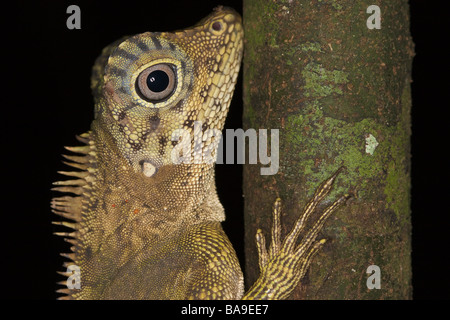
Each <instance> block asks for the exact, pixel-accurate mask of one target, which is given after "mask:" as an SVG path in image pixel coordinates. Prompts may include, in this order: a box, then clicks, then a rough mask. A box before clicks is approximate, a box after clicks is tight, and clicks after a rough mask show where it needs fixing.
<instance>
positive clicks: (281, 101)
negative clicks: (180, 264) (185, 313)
mask: <svg viewBox="0 0 450 320" xmlns="http://www.w3.org/2000/svg"><path fill="white" fill-rule="evenodd" d="M370 5H378V6H379V8H380V9H381V29H368V27H367V25H366V21H367V19H368V18H369V17H370V16H371V13H367V12H366V10H367V8H368V7H369V6H370ZM244 26H245V32H246V34H245V36H246V44H245V56H244V126H245V128H254V129H259V128H264V129H280V143H279V155H280V167H279V171H278V173H277V174H275V175H268V176H262V175H260V167H261V166H260V165H245V166H244V196H245V224H246V228H245V230H246V232H247V233H246V249H245V250H246V257H248V258H246V259H247V260H246V273H247V275H246V280H247V281H248V283H247V285H249V284H251V283H253V282H254V281H255V280H256V278H257V277H258V274H259V270H258V262H257V259H256V258H255V257H257V252H256V246H255V240H254V237H255V233H256V229H257V228H258V227H259V228H262V229H263V231H264V232H265V234H266V237H267V238H268V240H269V238H270V227H271V223H272V217H271V209H269V208H271V207H272V205H273V202H274V201H275V198H276V197H280V198H281V199H282V201H283V210H284V211H283V215H282V225H283V232H284V234H286V233H287V232H288V231H289V230H290V229H291V227H292V225H293V223H294V221H295V220H296V219H297V217H298V216H299V214H300V212H301V211H302V209H303V206H304V204H305V203H306V201H307V200H308V199H309V198H310V197H311V196H312V195H313V192H314V190H315V188H316V187H317V186H318V185H319V184H320V183H321V182H322V181H323V180H325V179H326V178H327V177H329V176H330V175H331V174H332V173H333V172H334V171H335V170H336V169H337V168H339V167H340V166H342V165H344V166H345V167H346V170H345V171H344V172H342V173H341V175H340V176H339V178H338V179H337V181H336V183H335V187H334V189H333V191H332V193H331V194H330V196H329V197H328V198H327V200H326V202H325V203H324V205H326V204H327V203H330V202H331V201H333V200H335V199H336V198H337V197H338V196H339V195H341V194H344V193H349V192H350V193H351V194H353V196H354V197H353V199H352V200H351V201H349V202H348V204H347V206H346V207H344V208H342V209H340V210H339V211H338V212H337V213H336V214H334V215H333V216H332V217H331V218H330V220H329V221H328V222H327V223H326V226H325V228H324V230H323V231H322V234H321V236H322V237H324V238H327V239H328V240H329V241H328V243H327V244H326V245H325V247H324V249H323V250H322V251H321V252H320V253H319V254H318V255H317V256H316V257H315V258H314V261H313V262H312V264H311V267H310V270H309V271H308V273H307V274H306V277H305V278H304V279H303V281H302V283H301V285H299V286H298V287H297V289H296V291H295V292H294V294H293V296H292V298H293V299H409V298H411V296H412V288H411V276H412V275H411V261H410V260H411V257H410V254H411V224H410V205H409V204H410V199H409V195H410V108H411V98H410V82H411V62H412V57H413V55H414V49H413V43H412V40H411V36H410V32H409V7H408V2H407V1H406V0H389V1H372V0H371V1H356V2H355V1H350V0H340V1H334V0H313V1H310V0H307V1H293V0H285V1H282V0H244ZM269 137H270V131H269ZM269 145H270V144H269ZM314 217H317V215H315V216H314ZM370 265H377V266H378V267H380V270H381V289H368V287H367V285H366V281H367V278H368V277H369V274H367V273H366V270H367V268H368V267H369V266H370Z"/></svg>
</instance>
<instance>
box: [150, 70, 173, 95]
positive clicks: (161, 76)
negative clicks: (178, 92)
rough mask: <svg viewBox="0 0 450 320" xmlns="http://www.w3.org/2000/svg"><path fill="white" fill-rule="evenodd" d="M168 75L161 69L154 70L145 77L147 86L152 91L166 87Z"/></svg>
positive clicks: (162, 89)
mask: <svg viewBox="0 0 450 320" xmlns="http://www.w3.org/2000/svg"><path fill="white" fill-rule="evenodd" d="M168 85H169V76H168V75H167V73H165V72H164V71H161V70H155V71H153V72H152V73H150V74H149V75H148V77H147V86H148V88H149V89H150V90H151V91H153V92H161V91H164V90H166V89H167V86H168Z"/></svg>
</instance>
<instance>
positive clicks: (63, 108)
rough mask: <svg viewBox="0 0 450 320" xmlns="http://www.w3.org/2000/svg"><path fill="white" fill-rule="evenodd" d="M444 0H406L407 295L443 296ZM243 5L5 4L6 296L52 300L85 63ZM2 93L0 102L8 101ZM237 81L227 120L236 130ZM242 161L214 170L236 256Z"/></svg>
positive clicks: (83, 109) (83, 122)
mask: <svg viewBox="0 0 450 320" xmlns="http://www.w3.org/2000/svg"><path fill="white" fill-rule="evenodd" d="M441 3H445V1H442V2H439V1H417V0H416V1H411V32H412V35H413V39H414V42H415V45H416V57H415V59H414V65H413V80H414V82H413V84H412V88H413V109H412V110H413V136H412V146H413V147H412V153H413V155H412V156H413V157H412V164H413V167H412V181H413V189H412V214H413V215H412V217H413V285H414V298H415V299H443V298H446V299H448V298H449V297H450V295H449V292H450V289H449V288H450V281H449V278H450V277H449V276H448V275H447V273H448V271H447V269H446V267H447V266H448V265H449V258H448V256H449V249H448V247H449V244H450V241H449V240H448V235H449V234H450V232H449V231H450V230H449V226H450V224H449V215H450V210H449V207H448V205H449V204H448V203H449V198H450V194H449V193H448V191H449V188H448V181H449V179H450V176H449V173H448V164H449V158H448V152H447V149H448V148H449V142H450V139H449V138H450V135H449V133H448V129H449V125H448V123H449V107H450V104H449V91H450V81H449V74H450V73H449V71H450V70H449V63H448V57H449V48H448V47H449V46H448V32H449V27H448V21H447V15H448V13H447V12H446V11H445V10H443V8H442V7H441V6H440V4H441ZM70 4H77V5H79V6H80V8H81V17H82V22H81V27H82V29H81V30H68V29H67V28H66V19H67V17H68V15H67V14H66V8H67V7H68V6H69V5H70ZM219 4H223V5H227V6H231V7H233V8H235V9H236V10H237V11H239V12H241V13H242V10H241V6H242V3H241V1H231V0H230V1H225V0H220V1H218V0H204V1H156V0H153V1H124V2H117V3H112V2H108V1H73V2H69V1H33V2H32V1H16V2H15V4H14V7H13V8H9V9H8V10H3V12H2V13H3V20H2V22H3V23H5V22H6V23H5V25H4V26H3V28H2V30H3V33H2V53H3V54H6V57H5V58H3V59H2V60H3V61H2V78H3V85H2V88H3V90H2V98H3V102H2V106H1V108H0V110H1V113H0V121H1V122H2V129H3V130H2V139H1V141H2V144H1V159H2V167H1V169H2V179H1V182H0V183H1V184H2V185H3V188H2V193H1V195H2V196H1V199H2V200H1V201H2V205H1V206H0V210H1V211H0V212H1V219H0V226H1V227H0V228H1V229H0V230H1V232H0V233H1V242H0V248H1V249H0V253H1V254H0V259H1V268H2V271H1V275H2V287H1V288H2V290H0V294H1V296H2V297H4V298H12V299H22V298H28V299H55V298H56V296H57V295H56V293H55V292H54V291H55V288H56V285H55V281H56V280H57V279H59V280H61V278H60V277H59V276H57V274H56V273H55V270H57V269H58V270H62V268H61V265H62V261H63V259H62V258H61V257H59V252H61V251H67V249H68V246H66V245H65V243H64V242H63V241H62V239H59V238H57V237H55V236H53V235H52V232H54V231H55V230H56V229H57V228H55V227H54V226H53V225H52V224H51V221H52V220H53V218H54V217H53V215H52V214H50V209H49V202H50V199H51V197H52V192H50V188H51V183H52V181H56V180H58V179H59V177H58V175H57V174H56V171H57V170H64V169H65V167H64V165H63V164H62V163H61V153H63V146H64V145H77V143H76V140H75V138H74V135H75V134H79V133H82V132H85V131H87V130H88V129H89V125H90V122H91V121H92V117H93V101H92V97H91V92H90V88H89V85H90V84H89V81H90V74H91V67H92V65H93V62H94V60H95V58H96V57H97V55H98V54H99V53H100V52H101V49H102V48H103V47H104V46H106V45H108V44H109V43H111V42H112V41H114V40H116V39H118V38H120V37H122V36H123V35H132V34H136V33H141V32H144V31H168V30H174V29H182V28H185V27H187V26H191V25H193V24H194V23H196V22H197V21H198V20H200V19H201V18H203V17H204V16H206V15H207V14H209V13H210V12H211V10H212V9H213V8H214V7H215V6H217V5H219ZM5 97H6V101H5ZM241 100H242V92H241V89H240V83H239V84H238V85H237V89H236V92H235V96H234V98H233V103H232V107H231V111H230V114H229V118H228V120H227V123H226V127H228V128H240V127H241V120H240V118H241V114H242V103H241ZM241 169H242V168H241V167H240V166H237V165H218V166H217V171H218V173H217V180H218V182H217V185H218V188H219V190H218V191H219V196H220V198H221V200H222V202H223V203H224V206H225V209H226V212H227V221H226V222H225V225H224V227H225V229H226V232H227V233H228V234H229V235H230V239H231V241H232V243H233V244H234V246H235V247H236V248H237V251H238V254H239V255H240V256H241V257H242V238H243V219H242V209H241V207H242V203H243V202H242V197H241V194H242V189H241V178H242V177H241Z"/></svg>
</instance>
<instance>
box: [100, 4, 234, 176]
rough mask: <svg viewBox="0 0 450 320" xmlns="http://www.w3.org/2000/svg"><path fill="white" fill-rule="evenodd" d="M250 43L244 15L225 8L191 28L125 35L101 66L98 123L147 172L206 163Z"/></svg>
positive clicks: (137, 167)
mask: <svg viewBox="0 0 450 320" xmlns="http://www.w3.org/2000/svg"><path fill="white" fill-rule="evenodd" d="M242 48H243V27H242V23H241V18H240V16H239V15H238V14H237V13H236V12H235V11H234V10H232V9H229V8H224V7H218V8H216V9H215V11H214V12H213V13H212V14H210V15H209V16H208V17H206V18H205V19H203V20H202V21H200V22H199V23H198V24H197V25H195V26H193V27H192V28H189V29H186V30H182V31H176V32H164V33H152V32H146V33H142V34H138V35H135V36H132V37H129V38H125V39H122V40H119V41H117V42H116V43H113V44H112V45H110V46H109V47H107V48H105V50H104V51H103V54H102V55H101V56H100V57H99V59H98V60H97V63H96V65H95V66H94V70H93V78H92V88H93V91H94V96H95V99H96V107H95V117H96V120H95V121H97V122H99V123H101V125H102V127H104V128H107V131H108V132H109V133H110V135H111V136H112V137H113V140H114V144H115V145H116V147H117V149H118V150H119V151H120V153H121V155H122V156H123V157H124V158H125V159H126V160H127V161H128V163H129V165H131V166H132V167H133V169H134V171H135V172H140V173H142V174H143V175H144V176H146V177H152V176H153V175H155V174H156V172H157V171H158V170H159V168H161V167H162V166H166V165H171V164H174V162H175V163H176V162H177V161H178V163H179V162H180V161H184V163H189V161H191V162H194V161H197V162H196V163H198V161H203V160H205V159H202V154H204V153H205V151H206V150H209V151H210V152H211V147H212V146H216V145H217V143H218V139H217V135H216V131H219V132H220V131H221V130H222V128H223V125H224V122H225V118H226V114H227V112H228V107H229V105H230V102H231V97H232V94H233V91H234V86H235V83H236V79H237V76H238V72H239V67H240V63H241V57H242ZM215 135H216V137H214V136H215ZM196 139H197V140H196ZM195 140H196V141H197V144H196V142H195ZM212 149H214V148H212ZM213 153H214V151H213ZM206 161H208V160H206ZM209 165H210V166H212V165H213V164H209Z"/></svg>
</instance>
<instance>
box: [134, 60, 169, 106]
mask: <svg viewBox="0 0 450 320" xmlns="http://www.w3.org/2000/svg"><path fill="white" fill-rule="evenodd" d="M176 78H177V76H176V72H175V66H173V65H171V64H166V63H160V64H156V65H153V66H151V67H149V68H147V69H145V70H144V71H142V72H141V74H140V75H139V76H138V77H137V79H136V88H137V92H139V94H140V96H141V98H143V99H144V100H147V101H150V102H160V101H162V100H165V99H167V98H168V97H170V96H171V95H172V94H173V93H174V92H175V88H176V85H175V84H176V80H177V79H176Z"/></svg>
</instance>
